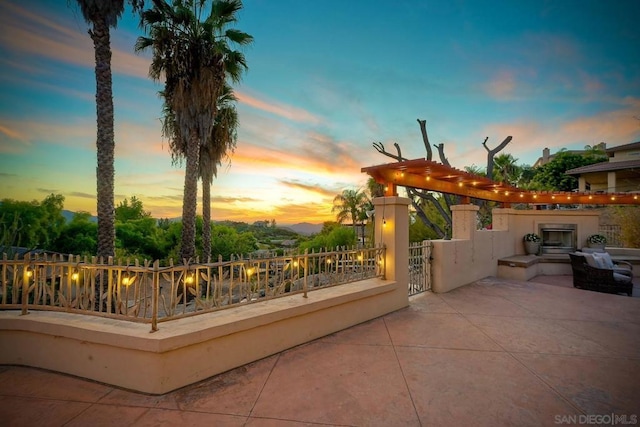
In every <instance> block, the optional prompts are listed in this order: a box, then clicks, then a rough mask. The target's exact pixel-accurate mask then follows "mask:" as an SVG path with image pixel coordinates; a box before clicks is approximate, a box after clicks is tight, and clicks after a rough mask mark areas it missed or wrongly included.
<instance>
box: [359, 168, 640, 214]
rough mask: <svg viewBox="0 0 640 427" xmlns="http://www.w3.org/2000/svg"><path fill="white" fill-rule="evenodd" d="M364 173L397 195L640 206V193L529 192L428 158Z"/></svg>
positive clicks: (387, 190) (371, 169)
mask: <svg viewBox="0 0 640 427" xmlns="http://www.w3.org/2000/svg"><path fill="white" fill-rule="evenodd" d="M362 172H365V173H367V174H369V175H370V176H371V177H372V178H373V179H374V180H375V181H376V182H377V183H379V184H383V185H385V186H386V187H387V188H386V190H385V194H386V195H397V187H398V186H401V187H413V188H420V189H423V190H427V191H435V192H439V193H446V194H453V195H457V196H462V197H464V198H467V200H468V199H469V198H474V199H482V200H490V201H494V202H498V203H502V204H504V205H510V204H511V203H535V204H571V205H574V204H592V205H611V204H615V205H623V204H624V205H640V193H621V192H618V193H591V192H565V191H527V190H522V189H519V188H517V187H513V186H511V185H507V184H504V183H499V182H494V181H491V180H490V179H488V178H486V177H482V176H478V175H474V174H471V173H468V172H465V171H462V170H459V169H455V168H451V167H449V166H446V165H443V164H441V163H437V162H433V161H429V160H425V159H415V160H406V161H402V162H396V163H388V164H383V165H377V166H370V167H366V168H362Z"/></svg>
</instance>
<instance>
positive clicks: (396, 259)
mask: <svg viewBox="0 0 640 427" xmlns="http://www.w3.org/2000/svg"><path fill="white" fill-rule="evenodd" d="M410 203H411V201H410V200H409V199H407V198H406V197H398V196H393V197H376V198H375V199H373V205H374V207H375V221H374V232H375V235H374V241H375V242H376V245H384V246H386V252H387V253H386V265H385V271H386V278H387V279H388V280H395V281H396V282H398V283H406V284H408V283H409V270H408V268H407V266H408V265H409V204H410Z"/></svg>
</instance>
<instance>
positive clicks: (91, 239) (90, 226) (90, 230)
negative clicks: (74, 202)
mask: <svg viewBox="0 0 640 427" xmlns="http://www.w3.org/2000/svg"><path fill="white" fill-rule="evenodd" d="M97 240H98V224H96V223H95V222H92V221H91V214H90V213H89V212H77V213H76V214H75V215H74V216H73V218H72V219H71V222H69V224H67V225H66V226H65V227H64V228H63V229H62V232H61V233H60V236H58V238H57V239H56V241H55V242H54V243H53V245H52V247H51V249H52V250H54V251H56V252H60V253H63V254H73V255H87V256H92V255H95V254H96V251H97V249H98V241H97Z"/></svg>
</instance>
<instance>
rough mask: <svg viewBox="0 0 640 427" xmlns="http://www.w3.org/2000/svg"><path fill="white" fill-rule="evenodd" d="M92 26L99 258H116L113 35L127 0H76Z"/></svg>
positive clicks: (90, 33)
mask: <svg viewBox="0 0 640 427" xmlns="http://www.w3.org/2000/svg"><path fill="white" fill-rule="evenodd" d="M77 1H78V5H79V6H80V10H81V11H82V16H83V17H84V19H85V21H87V24H89V26H90V29H89V36H90V37H91V40H93V47H94V50H95V61H96V68H95V74H96V116H97V120H96V121H97V131H98V132H97V138H96V147H97V158H98V167H97V169H96V182H97V212H98V253H97V255H98V257H99V258H100V257H103V258H106V257H109V256H114V255H115V239H116V231H115V208H114V191H115V190H114V179H115V178H114V176H115V169H114V151H115V142H114V137H113V93H112V88H111V34H110V28H111V27H115V26H116V24H117V22H118V18H120V16H121V15H122V12H123V11H124V0H77Z"/></svg>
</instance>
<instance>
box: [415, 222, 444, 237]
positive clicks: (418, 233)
mask: <svg viewBox="0 0 640 427" xmlns="http://www.w3.org/2000/svg"><path fill="white" fill-rule="evenodd" d="M443 223H444V221H443ZM442 225H443V226H444V224H442ZM438 238H439V237H438V234H437V233H436V232H435V231H434V230H433V229H432V228H431V227H429V226H427V225H426V224H425V223H424V222H422V221H420V220H415V221H411V223H410V224H409V242H422V241H423V240H432V239H438Z"/></svg>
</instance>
